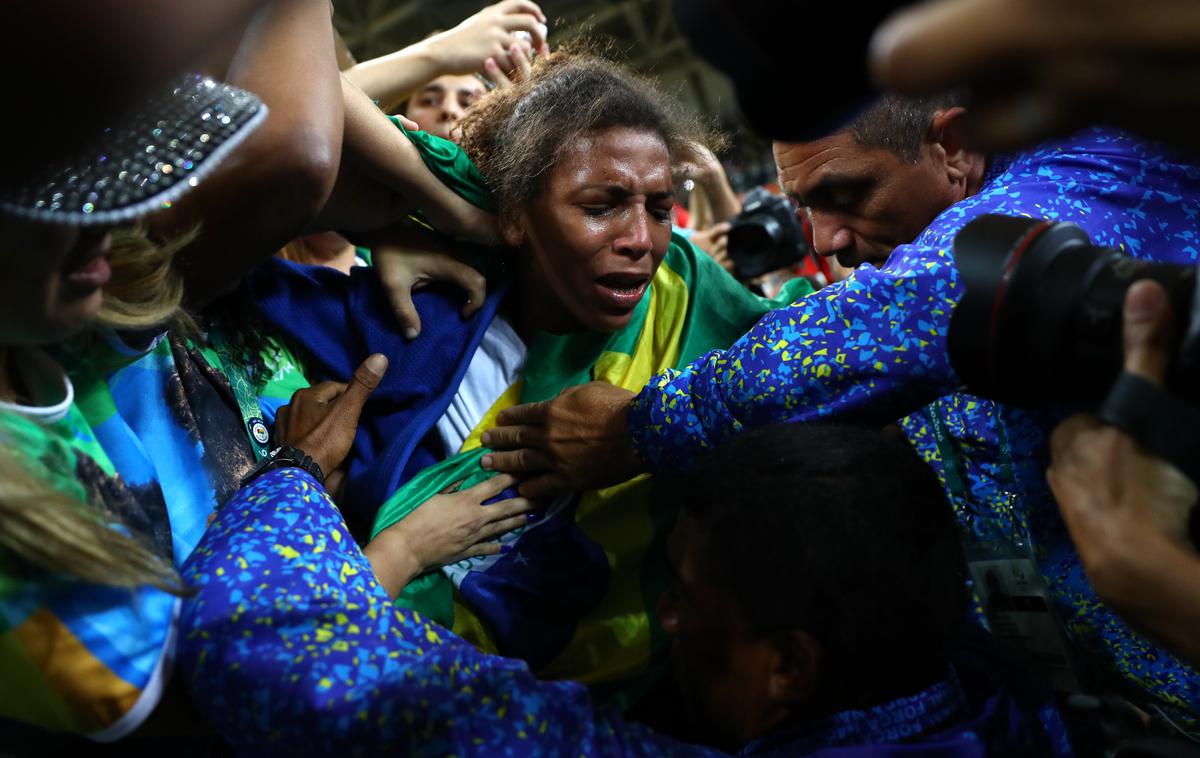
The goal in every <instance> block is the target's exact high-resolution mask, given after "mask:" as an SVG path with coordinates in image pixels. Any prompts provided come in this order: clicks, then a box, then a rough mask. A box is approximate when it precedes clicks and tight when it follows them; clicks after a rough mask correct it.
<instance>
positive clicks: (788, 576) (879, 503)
mask: <svg viewBox="0 0 1200 758" xmlns="http://www.w3.org/2000/svg"><path fill="white" fill-rule="evenodd" d="M667 487H668V488H669V490H668V491H669V492H671V495H670V497H672V498H673V499H675V500H677V502H678V504H679V506H680V508H681V509H682V512H683V513H684V514H686V515H687V516H690V517H692V518H694V519H695V521H696V523H697V525H698V526H699V527H700V530H701V533H702V534H703V535H704V537H703V544H702V546H701V547H700V548H699V550H700V554H699V556H698V557H697V560H698V563H699V566H700V568H699V570H700V572H701V573H702V575H703V576H704V578H705V580H706V581H708V582H711V583H712V584H713V585H715V586H716V587H718V588H720V589H721V590H723V591H725V592H728V594H729V595H730V596H731V597H733V598H735V600H736V602H737V604H738V608H739V610H740V611H741V613H742V616H743V621H744V622H745V623H746V624H747V625H748V627H749V628H750V629H751V630H752V631H757V632H760V633H766V632H769V631H775V630H781V629H787V628H799V629H803V630H805V631H807V632H808V633H809V634H811V635H813V636H814V637H815V638H816V639H818V640H819V641H820V642H821V644H822V646H823V647H824V649H825V654H826V658H825V669H824V672H825V673H826V675H827V677H826V679H827V681H829V682H831V683H832V682H836V683H834V684H832V692H836V693H838V694H837V697H838V698H844V699H845V701H846V702H845V703H844V705H845V706H848V707H863V706H867V705H871V704H874V703H878V702H882V701H884V700H888V699H894V698H896V697H900V696H902V695H906V694H911V693H912V692H915V691H916V690H918V689H920V688H922V687H925V686H928V684H929V683H931V682H932V681H934V680H936V679H937V678H940V677H942V676H944V675H945V671H946V666H947V663H948V660H949V655H950V651H951V647H952V645H953V644H954V641H955V639H956V637H957V633H958V631H959V628H960V627H961V625H962V623H963V622H964V620H965V619H966V603H967V589H966V567H965V563H964V560H963V554H962V547H961V543H960V540H959V533H958V526H957V523H956V521H955V518H954V513H953V511H952V510H951V508H950V505H949V504H948V502H947V501H946V497H945V494H944V493H943V490H942V487H941V485H940V484H939V483H938V480H937V477H936V476H935V475H934V472H933V470H932V469H931V468H930V467H929V466H927V465H926V464H925V463H924V462H922V461H921V459H920V458H919V457H918V456H917V455H916V453H915V452H913V450H912V448H911V447H910V446H909V445H908V444H907V443H906V442H904V441H903V440H902V439H900V438H896V437H892V436H890V435H888V434H885V433H884V432H882V431H879V430H876V429H862V428H854V427H845V426H826V425H814V424H778V425H774V426H767V427H762V428H758V429H753V430H748V431H746V432H745V433H743V434H740V435H738V436H736V437H734V438H733V439H732V440H730V441H729V442H728V443H726V444H724V445H723V446H721V447H719V448H717V449H716V450H714V451H713V452H712V453H710V454H709V455H707V456H705V457H704V458H703V459H702V460H701V461H700V462H699V464H698V465H697V466H696V467H695V468H694V469H693V470H692V472H691V473H689V474H688V475H686V476H680V477H678V478H674V479H672V480H671V481H670V483H668V484H667Z"/></svg>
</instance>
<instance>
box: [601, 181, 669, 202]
mask: <svg viewBox="0 0 1200 758" xmlns="http://www.w3.org/2000/svg"><path fill="white" fill-rule="evenodd" d="M587 190H599V191H601V192H607V193H608V194H610V195H615V196H616V197H622V198H624V197H629V196H630V195H635V194H641V193H635V192H630V191H629V190H628V189H627V188H626V187H623V186H621V185H620V184H585V185H584V186H582V187H580V188H579V189H578V190H577V191H578V192H584V191H587ZM645 195H646V199H647V200H666V199H671V200H674V199H675V191H674V190H673V189H671V190H661V191H659V192H647V193H645Z"/></svg>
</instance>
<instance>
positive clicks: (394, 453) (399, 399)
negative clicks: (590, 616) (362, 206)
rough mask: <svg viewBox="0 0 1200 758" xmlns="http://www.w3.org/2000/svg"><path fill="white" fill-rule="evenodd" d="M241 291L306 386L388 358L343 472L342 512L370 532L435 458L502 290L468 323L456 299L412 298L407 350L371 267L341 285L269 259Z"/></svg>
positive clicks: (445, 294) (427, 294)
mask: <svg viewBox="0 0 1200 758" xmlns="http://www.w3.org/2000/svg"><path fill="white" fill-rule="evenodd" d="M248 287H249V292H250V293H251V296H252V297H253V298H254V300H255V303H256V304H257V305H258V308H259V310H260V311H261V312H262V316H263V318H264V319H265V320H266V321H267V322H268V323H269V324H270V325H271V327H272V328H273V329H275V330H278V332H280V333H282V334H284V335H286V336H287V338H288V340H289V341H290V342H291V343H293V344H297V345H300V346H301V347H303V348H304V351H305V353H306V355H305V369H306V373H307V375H308V376H309V378H310V379H312V380H313V381H314V382H317V381H323V380H335V381H342V382H344V381H346V380H348V379H349V378H350V377H351V376H352V375H353V374H354V370H355V369H356V368H358V366H359V364H360V363H362V361H363V360H364V359H365V358H366V357H367V356H368V355H370V354H371V353H383V354H384V355H386V356H387V358H388V361H389V365H388V371H387V374H386V375H385V376H384V378H383V381H382V382H381V383H380V385H379V388H378V389H376V390H375V392H374V393H372V395H371V398H370V400H368V401H367V405H366V407H365V408H364V410H363V414H362V421H361V422H360V423H359V426H358V433H357V436H356V437H355V438H354V446H353V448H351V451H350V455H349V456H348V457H347V459H346V464H345V466H346V474H347V475H346V488H345V490H344V493H343V496H342V506H343V507H345V508H348V509H349V510H350V511H351V512H352V513H353V514H354V516H355V517H356V518H357V519H359V520H361V521H362V523H364V524H367V525H369V524H371V523H372V521H373V520H374V517H375V511H376V510H377V509H378V508H379V506H380V505H382V503H383V501H384V500H386V499H387V498H388V496H389V495H391V494H392V493H393V492H395V491H396V489H397V488H398V487H399V486H400V485H401V484H403V483H404V482H406V481H408V479H409V478H410V477H412V475H413V474H415V473H417V472H419V471H421V470H422V469H424V468H426V467H428V466H431V465H433V464H434V463H437V462H438V460H440V459H441V445H440V444H439V443H438V441H437V440H436V438H434V436H433V435H431V432H432V430H433V428H434V425H435V424H436V423H437V420H438V419H439V418H441V416H442V414H444V413H445V412H446V408H447V407H449V405H450V401H451V400H452V399H453V397H454V393H455V392H456V391H457V389H458V386H459V384H460V383H461V381H462V377H463V374H464V373H466V370H467V366H468V364H469V363H470V360H471V356H472V355H474V353H475V349H476V348H477V347H478V346H479V342H480V340H482V339H483V333H484V331H486V330H487V325H488V324H489V323H491V320H492V318H493V317H494V316H495V314H496V309H497V307H498V306H499V304H500V300H501V298H502V297H503V294H504V289H503V288H502V287H493V288H492V289H491V290H490V291H489V292H488V295H487V299H486V300H485V301H484V304H483V307H481V308H480V309H479V311H478V312H476V313H475V314H474V315H473V316H471V318H470V319H469V320H466V321H464V320H463V318H462V316H461V315H460V313H461V310H462V295H461V293H460V292H458V291H456V290H453V289H451V288H449V287H441V286H434V287H430V288H429V289H427V290H421V291H419V292H416V293H414V294H413V304H414V305H415V306H416V308H417V312H418V313H419V314H420V316H421V334H420V336H419V337H417V339H415V340H412V341H409V340H407V339H405V337H404V335H403V334H402V333H401V330H400V329H399V327H398V326H397V324H396V318H395V316H394V315H393V310H392V307H391V304H390V302H389V301H388V298H387V295H386V293H385V292H384V289H383V286H382V285H381V284H380V282H379V278H378V276H377V275H376V272H375V270H374V269H373V268H368V267H358V268H355V269H353V270H352V271H351V273H350V275H349V276H347V275H346V274H343V273H341V272H339V271H336V270H334V269H331V268H327V267H324V266H305V265H302V264H298V263H292V262H290V261H285V260H281V259H278V258H276V259H272V260H271V261H269V262H268V263H266V264H264V265H263V266H261V267H259V268H258V269H256V270H255V272H254V273H253V274H251V276H250V277H249V282H248Z"/></svg>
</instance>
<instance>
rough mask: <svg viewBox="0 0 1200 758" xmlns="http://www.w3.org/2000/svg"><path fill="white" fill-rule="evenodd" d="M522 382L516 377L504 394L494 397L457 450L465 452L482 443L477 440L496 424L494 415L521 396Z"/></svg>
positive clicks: (514, 402) (515, 402)
mask: <svg viewBox="0 0 1200 758" xmlns="http://www.w3.org/2000/svg"><path fill="white" fill-rule="evenodd" d="M522 384H523V382H522V381H521V380H520V379H517V381H515V382H513V384H512V386H511V387H509V388H508V389H506V390H505V391H504V394H502V395H501V396H500V397H498V398H496V402H494V403H492V407H491V408H488V409H487V413H485V414H483V418H481V419H479V423H477V424H475V428H474V429H472V430H471V433H470V434H469V435H468V436H467V438H466V439H465V440H463V443H462V447H460V448H459V449H458V452H460V453H465V452H467V451H468V450H474V449H475V448H477V447H480V446H481V445H482V444H483V443H482V442H480V441H479V438H480V437H482V436H483V433H484V432H486V431H487V430H488V429H491V428H492V427H493V426H495V425H496V417H497V416H499V415H500V411H502V410H504V409H505V408H508V407H510V406H513V405H516V404H517V400H518V399H520V397H521V385H522Z"/></svg>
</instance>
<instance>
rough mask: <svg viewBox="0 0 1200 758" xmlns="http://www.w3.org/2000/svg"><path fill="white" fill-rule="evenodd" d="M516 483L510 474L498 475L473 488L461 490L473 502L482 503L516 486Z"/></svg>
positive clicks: (515, 479)
mask: <svg viewBox="0 0 1200 758" xmlns="http://www.w3.org/2000/svg"><path fill="white" fill-rule="evenodd" d="M517 481H518V479H517V478H516V477H515V476H513V475H511V474H500V475H498V476H493V477H491V478H490V479H485V480H484V481H482V482H480V483H479V484H476V485H475V486H474V487H471V488H469V489H465V490H463V493H464V494H466V495H469V496H470V498H471V500H472V501H473V502H475V503H482V502H483V501H484V500H490V499H492V498H494V497H495V496H496V495H499V494H500V493H501V492H503V491H504V490H506V489H508V488H509V487H511V486H513V485H514V484H516V483H517Z"/></svg>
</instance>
